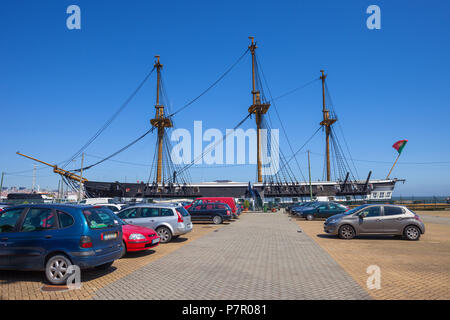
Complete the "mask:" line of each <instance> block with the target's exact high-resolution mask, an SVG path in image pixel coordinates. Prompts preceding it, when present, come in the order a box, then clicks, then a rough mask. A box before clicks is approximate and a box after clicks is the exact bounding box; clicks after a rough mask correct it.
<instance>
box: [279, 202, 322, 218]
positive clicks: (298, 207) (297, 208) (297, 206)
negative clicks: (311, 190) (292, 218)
mask: <svg viewBox="0 0 450 320" xmlns="http://www.w3.org/2000/svg"><path fill="white" fill-rule="evenodd" d="M316 202H317V201H306V202H299V203H297V204H295V205H292V206H289V207H287V208H286V211H287V212H289V213H291V214H294V215H295V214H297V212H299V211H301V210H302V208H304V207H307V206H310V205H312V204H314V203H316Z"/></svg>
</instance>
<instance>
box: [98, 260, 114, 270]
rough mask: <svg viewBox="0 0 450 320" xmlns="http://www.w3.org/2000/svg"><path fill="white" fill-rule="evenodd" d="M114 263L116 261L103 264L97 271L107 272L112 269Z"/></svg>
mask: <svg viewBox="0 0 450 320" xmlns="http://www.w3.org/2000/svg"><path fill="white" fill-rule="evenodd" d="M113 263H114V261H111V262H108V263H104V264H101V265H99V266H96V267H95V269H97V270H106V269H108V268H109V267H111V266H112V264H113Z"/></svg>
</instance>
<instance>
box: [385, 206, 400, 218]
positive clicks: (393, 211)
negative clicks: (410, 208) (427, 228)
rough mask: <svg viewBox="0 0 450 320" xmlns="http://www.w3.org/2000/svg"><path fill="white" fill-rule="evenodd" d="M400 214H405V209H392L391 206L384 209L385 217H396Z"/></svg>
mask: <svg viewBox="0 0 450 320" xmlns="http://www.w3.org/2000/svg"><path fill="white" fill-rule="evenodd" d="M399 214H403V209H402V208H400V207H390V206H385V207H384V215H385V216H395V215H399Z"/></svg>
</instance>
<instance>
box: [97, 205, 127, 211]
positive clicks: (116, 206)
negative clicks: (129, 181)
mask: <svg viewBox="0 0 450 320" xmlns="http://www.w3.org/2000/svg"><path fill="white" fill-rule="evenodd" d="M96 206H101V207H103V208H108V209H109V210H111V211H112V212H114V213H118V212H119V211H120V210H121V209H122V206H120V205H117V204H113V203H108V204H96ZM124 206H125V205H124Z"/></svg>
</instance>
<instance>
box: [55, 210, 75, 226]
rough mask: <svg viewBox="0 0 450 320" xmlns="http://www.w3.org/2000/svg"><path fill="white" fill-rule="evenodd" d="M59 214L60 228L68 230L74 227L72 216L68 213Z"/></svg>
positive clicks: (60, 212) (59, 212)
mask: <svg viewBox="0 0 450 320" xmlns="http://www.w3.org/2000/svg"><path fill="white" fill-rule="evenodd" d="M57 212H58V218H59V227H60V228H67V227H70V226H71V225H73V223H74V220H73V218H72V216H71V215H70V214H68V213H65V212H62V211H57Z"/></svg>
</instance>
